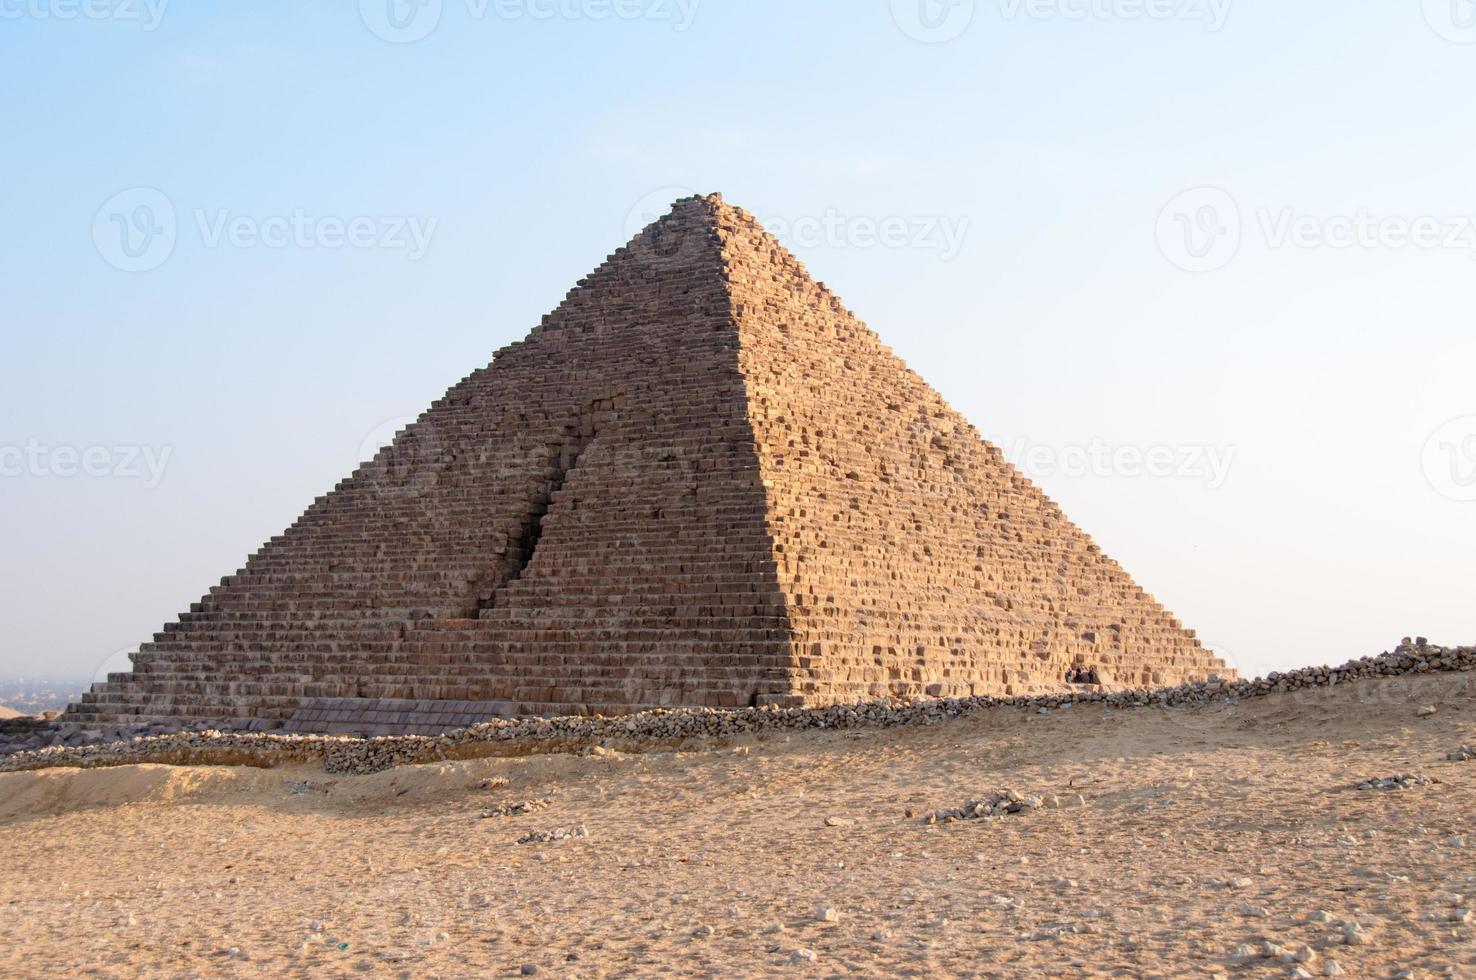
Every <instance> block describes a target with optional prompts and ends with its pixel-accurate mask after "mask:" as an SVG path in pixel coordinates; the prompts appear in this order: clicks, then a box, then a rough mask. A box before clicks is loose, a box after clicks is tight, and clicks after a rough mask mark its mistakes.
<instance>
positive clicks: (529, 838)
mask: <svg viewBox="0 0 1476 980" xmlns="http://www.w3.org/2000/svg"><path fill="white" fill-rule="evenodd" d="M588 836H589V828H587V827H585V826H584V824H580V825H579V826H577V827H555V828H554V829H553V830H537V831H534V832H533V833H531V834H524V835H523V836H522V837H519V838H518V843H519V844H552V843H554V842H556V841H561V840H576V839H578V838H581V837H588Z"/></svg>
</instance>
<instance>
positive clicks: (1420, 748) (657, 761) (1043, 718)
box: [0, 673, 1476, 978]
mask: <svg viewBox="0 0 1476 980" xmlns="http://www.w3.org/2000/svg"><path fill="white" fill-rule="evenodd" d="M1424 705H1435V706H1436V707H1437V709H1438V710H1437V712H1436V713H1435V714H1434V715H1431V716H1421V715H1420V714H1419V712H1418V709H1419V708H1421V707H1422V706H1424ZM1472 743H1476V674H1471V673H1464V674H1442V675H1430V676H1418V677H1405V678H1395V679H1385V680H1378V681H1363V682H1359V683H1357V684H1348V685H1341V686H1338V687H1335V688H1324V689H1318V690H1313V691H1307V692H1298V693H1295V694H1283V695H1275V696H1271V697H1267V698H1261V699H1255V700H1251V701H1245V702H1240V703H1237V704H1233V705H1229V704H1217V705H1212V706H1209V707H1201V708H1174V709H1165V708H1143V709H1136V710H1126V711H1124V710H1109V709H1106V708H1103V707H1101V706H1090V707H1088V706H1082V705H1077V706H1075V707H1073V708H1069V709H1066V710H1056V711H1051V712H1049V713H1048V714H1039V713H1036V714H1030V713H1026V712H1025V711H1023V710H1020V709H1014V708H1010V709H998V710H990V711H985V712H982V713H980V714H977V715H974V716H971V717H967V718H964V719H960V720H955V721H950V722H945V723H942V724H937V725H933V726H927V727H912V728H900V729H890V730H862V731H852V732H843V733H839V732H838V733H827V732H819V733H791V734H783V733H780V734H775V735H773V736H768V737H764V738H748V739H742V740H730V741H724V742H720V743H713V742H708V743H700V744H692V745H690V746H684V747H683V749H684V750H683V751H670V750H663V751H660V752H648V753H628V752H613V751H606V750H597V751H596V752H594V753H592V754H585V755H580V756H570V755H545V756H531V757H523V758H515V759H487V760H477V761H471V762H458V763H448V764H441V765H434V766H418V767H407V768H402V769H397V770H392V771H389V772H383V773H379V774H376V775H371V776H358V777H334V776H329V775H326V774H324V773H323V772H322V771H321V770H316V769H311V768H299V769H292V770H287V769H276V770H258V769H245V768H170V767H162V766H129V767H121V768H115V769H102V770H92V771H87V772H81V771H77V770H71V769H56V770H47V771H41V772H20V773H8V774H0V935H3V936H4V937H5V942H4V943H3V944H0V974H3V975H4V976H8V977H30V976H43V975H45V976H239V977H275V976H291V977H307V976H313V977H322V976H334V977H338V976H343V977H357V976H387V977H407V978H421V977H469V976H498V975H502V976H517V975H523V974H530V973H536V974H538V975H543V976H615V975H639V976H651V975H706V974H723V975H734V974H737V975H750V974H768V973H773V974H791V975H826V976H829V975H839V974H846V973H853V974H868V975H903V976H924V975H938V974H945V975H980V976H1027V975H1032V976H1033V975H1040V976H1073V977H1074V976H1083V975H1121V976H1171V975H1192V976H1211V975H1214V974H1224V975H1226V976H1229V977H1239V976H1256V977H1261V976H1274V977H1280V976H1290V975H1300V974H1302V973H1305V974H1311V975H1316V976H1322V975H1339V971H1342V972H1341V975H1346V976H1357V977H1392V976H1396V975H1398V974H1399V973H1400V971H1410V973H1409V974H1408V975H1412V976H1417V977H1423V976H1440V975H1453V976H1469V977H1476V918H1473V917H1472V916H1471V915H1470V914H1468V913H1467V911H1466V910H1467V909H1468V908H1471V907H1472V906H1473V905H1476V833H1473V827H1472V814H1473V807H1472V805H1473V803H1476V761H1468V762H1457V761H1448V760H1447V759H1446V756H1447V754H1449V753H1451V752H1453V751H1455V750H1457V749H1459V747H1460V746H1461V745H1462V744H1472ZM1402 773H1412V774H1423V775H1424V776H1426V777H1428V778H1429V779H1430V780H1432V781H1431V782H1430V783H1428V784H1424V785H1417V786H1414V787H1413V788H1409V789H1395V790H1359V789H1355V788H1352V786H1353V784H1355V783H1357V782H1359V781H1362V780H1364V779H1367V778H1370V777H1382V776H1389V775H1396V774H1402ZM503 780H505V781H506V782H505V784H504V783H503ZM1005 788H1013V789H1015V790H1018V791H1020V792H1022V793H1033V794H1040V795H1042V796H1045V797H1050V796H1055V797H1057V798H1058V799H1059V800H1060V801H1061V803H1062V806H1060V807H1059V808H1052V807H1046V808H1042V809H1039V810H1035V811H1031V812H1025V813H1022V814H1018V815H1013V816H1008V817H1003V818H997V819H990V820H970V821H964V822H958V823H952V824H938V825H928V824H927V823H926V822H925V821H924V820H923V819H921V818H922V817H924V816H925V815H926V814H927V813H930V812H932V811H935V810H940V809H945V808H949V807H956V806H959V805H960V804H962V803H963V802H964V801H965V800H968V799H974V798H977V797H979V796H982V795H984V794H986V793H988V792H990V791H993V790H996V789H1005ZM1078 795H1079V796H1080V798H1081V802H1079V803H1078V802H1077V800H1076V797H1077V796H1078ZM531 801H547V805H546V806H542V807H541V808H537V807H536V806H535V808H532V810H531V812H525V813H510V814H507V815H500V816H498V815H488V814H495V813H497V812H498V811H499V809H517V808H516V806H510V805H515V804H518V803H522V802H531ZM909 811H910V812H912V814H913V815H912V816H911V817H909V816H908V815H907V814H908V813H909ZM578 827H583V828H585V829H586V830H587V832H588V836H587V837H575V838H573V839H567V840H561V841H555V842H551V843H527V844H520V843H518V840H519V838H520V837H523V836H525V835H528V834H532V833H539V832H547V831H552V830H556V829H561V828H578ZM1468 845H1469V846H1468ZM1350 922H1356V923H1357V926H1351V925H1348V923H1350ZM1350 935H1351V936H1352V938H1351V941H1350V939H1349V937H1350ZM1267 941H1269V942H1271V943H1273V944H1275V947H1279V948H1280V949H1283V950H1285V951H1286V954H1287V955H1286V957H1285V958H1286V959H1289V960H1293V962H1282V961H1281V960H1279V959H1277V958H1276V957H1275V956H1274V955H1273V956H1272V957H1266V956H1264V955H1263V953H1264V951H1265V950H1266V948H1267V947H1265V945H1264V944H1265V943H1266V942H1267ZM1272 951H1273V953H1275V952H1276V949H1275V948H1273V949H1272ZM1298 955H1300V957H1301V958H1302V959H1301V962H1296V961H1295V957H1296V956H1298ZM1334 964H1336V965H1334Z"/></svg>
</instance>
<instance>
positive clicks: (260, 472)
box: [0, 0, 1476, 679]
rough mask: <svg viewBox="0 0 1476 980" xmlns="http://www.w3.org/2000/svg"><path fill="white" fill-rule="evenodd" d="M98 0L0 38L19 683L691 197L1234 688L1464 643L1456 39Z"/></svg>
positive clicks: (1475, 339)
mask: <svg viewBox="0 0 1476 980" xmlns="http://www.w3.org/2000/svg"><path fill="white" fill-rule="evenodd" d="M86 9H91V10H93V11H94V13H93V14H76V13H75V11H74V8H73V7H72V6H68V5H66V4H63V3H61V2H60V0H28V2H27V3H26V4H19V5H13V6H11V7H7V8H5V10H4V11H3V17H0V19H3V21H4V23H3V30H0V52H3V54H4V56H5V57H4V60H3V66H0V78H4V79H5V80H6V81H7V82H9V86H10V89H11V91H12V92H15V93H18V94H19V97H17V98H16V99H14V100H13V103H14V104H13V106H12V107H11V111H10V112H8V113H7V114H6V116H5V117H4V118H3V119H0V134H3V137H4V138H3V140H0V177H3V178H4V179H3V180H0V202H3V204H4V213H5V217H6V227H7V229H8V231H9V232H10V233H9V234H8V235H6V236H4V237H3V239H0V269H3V273H0V276H3V280H0V281H3V285H4V290H5V298H6V307H7V314H8V315H7V317H6V323H7V328H6V330H5V331H4V334H3V341H0V344H3V347H0V382H3V384H0V531H3V535H4V539H5V541H6V543H7V548H6V551H5V556H4V558H3V559H0V587H3V591H4V603H5V606H4V609H5V612H6V614H7V617H8V620H9V623H10V629H9V630H8V631H7V635H6V638H5V640H4V641H3V643H0V677H12V678H14V677H33V678H38V679H69V678H72V677H79V676H86V677H90V676H94V675H95V674H97V673H100V672H104V671H105V670H107V669H115V670H116V669H123V667H122V662H123V659H122V653H123V651H126V650H131V649H135V648H136V647H137V645H138V644H139V643H140V642H144V641H147V640H148V639H149V638H150V637H151V636H152V634H153V633H154V632H156V631H157V630H159V629H160V627H161V625H162V624H163V623H164V622H166V621H169V620H172V619H173V618H174V617H175V616H176V615H177V614H178V613H179V612H180V611H182V610H184V609H187V608H188V606H189V604H190V603H192V602H195V601H197V600H198V599H199V597H200V596H201V595H202V594H203V593H204V592H205V591H206V590H207V589H208V588H209V587H210V586H211V585H212V584H214V583H216V582H217V581H218V580H219V578H220V577H221V576H222V575H225V574H229V573H231V572H233V571H234V570H235V569H236V568H238V567H240V565H241V564H243V562H244V561H245V558H246V557H247V555H248V554H249V553H251V552H252V551H254V550H255V549H256V548H257V547H259V546H260V544H261V543H262V542H263V541H265V540H266V539H267V538H269V537H271V536H272V535H275V534H278V533H280V531H281V530H282V529H283V528H284V527H286V526H287V525H288V524H290V523H291V522H292V521H293V520H294V519H295V518H296V517H297V515H298V514H300V513H301V512H302V511H303V509H304V508H305V507H306V506H307V505H308V504H309V503H310V502H311V501H312V500H313V498H314V497H316V496H318V495H320V494H322V493H325V492H327V491H328V490H329V489H331V488H332V486H333V485H334V484H335V483H336V482H337V481H338V480H340V479H342V478H343V477H344V476H346V475H347V474H348V473H349V472H350V471H351V470H352V469H353V468H354V466H355V464H356V463H358V462H360V461H362V460H363V459H365V458H367V457H368V456H370V455H372V454H373V451H374V449H376V448H377V447H378V446H379V445H382V444H383V443H385V442H387V441H388V439H389V437H390V436H391V435H392V434H393V432H394V431H395V429H397V428H399V427H401V426H403V425H404V424H405V423H406V422H407V421H409V420H410V419H411V418H413V417H414V416H415V415H417V414H418V413H419V412H420V411H421V410H422V409H424V408H425V407H426V406H427V405H429V404H430V402H431V401H432V400H434V399H435V398H436V397H438V396H439V395H440V394H441V393H442V392H443V391H444V390H445V389H446V388H447V387H448V386H450V385H451V384H453V383H454V382H456V381H457V380H458V379H460V378H461V377H463V376H464V375H466V374H467V373H468V372H470V371H472V370H473V369H475V368H478V367H480V366H482V365H484V364H485V363H486V362H487V361H488V360H489V359H490V356H491V353H492V351H493V350H495V349H497V348H500V347H502V346H504V345H506V344H508V343H510V342H513V341H516V340H518V339H521V338H522V337H523V336H524V335H525V334H526V333H527V332H528V330H530V329H531V328H532V327H533V326H535V325H536V324H537V323H538V320H539V318H540V316H541V315H542V314H543V313H546V312H548V311H549V310H551V309H552V308H553V307H554V306H556V305H557V303H558V302H559V300H560V299H561V298H562V297H563V295H564V293H565V291H566V290H568V289H569V288H571V287H572V286H573V285H574V283H575V282H576V281H577V280H578V279H579V278H580V277H582V276H583V275H585V274H586V273H587V272H588V271H590V270H591V269H592V268H594V267H595V266H596V265H597V264H598V263H599V262H600V261H602V260H603V258H604V256H605V255H606V254H608V253H609V252H611V251H613V250H614V249H615V248H617V247H618V246H619V245H621V244H623V243H624V241H625V240H626V239H627V238H628V237H629V236H630V235H631V234H633V233H634V231H635V230H637V229H638V228H639V227H640V226H641V225H642V224H644V223H645V222H646V221H648V220H650V219H652V218H654V217H655V216H656V215H657V214H658V213H660V212H662V211H664V210H665V209H666V207H667V206H669V204H670V202H671V200H672V199H673V198H675V197H677V196H681V195H684V194H688V193H696V192H704V193H705V192H709V191H720V192H722V193H723V195H724V197H725V198H726V199H727V200H728V201H730V202H732V203H734V204H737V205H739V206H741V207H744V208H746V209H747V210H749V211H751V212H753V213H754V214H755V215H756V216H757V217H758V218H759V220H760V221H762V222H764V223H765V224H766V226H768V227H769V229H770V230H771V231H773V232H774V233H775V234H776V235H777V236H778V237H779V238H780V239H781V240H782V241H783V242H784V243H785V244H786V245H787V246H788V247H790V248H791V249H792V250H793V251H794V252H795V253H796V255H798V256H799V258H800V259H802V260H803V261H804V262H805V263H806V265H807V267H808V268H809V270H810V272H811V274H812V275H813V276H814V277H815V278H816V279H820V280H823V281H825V282H826V283H827V284H828V285H829V286H831V287H832V288H833V289H834V290H835V291H836V292H837V293H838V294H839V295H840V296H841V297H842V298H843V299H844V301H845V303H846V305H847V306H848V307H849V308H850V309H852V310H853V311H855V312H856V314H857V315H858V316H860V317H861V318H862V319H863V320H865V321H866V322H867V323H868V325H869V326H871V327H872V328H873V329H874V330H876V331H877V333H878V334H879V335H880V336H881V338H882V339H883V340H884V341H885V342H886V343H887V344H889V345H891V346H892V347H893V348H894V349H895V350H896V352H897V353H898V354H899V355H900V356H902V357H903V358H905V359H906V360H907V362H908V363H909V365H910V366H911V367H912V368H913V369H915V370H916V371H917V372H918V373H919V374H920V375H921V376H922V377H923V378H924V379H925V380H927V381H928V382H929V383H930V384H931V385H933V386H934V387H935V388H936V389H937V390H938V391H939V392H941V393H942V395H943V396H944V397H945V398H947V399H948V401H949V402H950V403H951V404H952V405H953V406H954V407H955V408H957V409H958V410H959V411H960V412H962V413H963V414H964V415H965V416H967V417H968V418H969V420H970V421H971V422H973V423H974V425H975V426H976V427H977V428H978V429H979V431H980V433H981V434H982V435H983V436H984V437H985V438H986V439H988V440H989V441H991V442H993V443H994V444H995V445H997V446H999V447H1000V448H1001V449H1002V450H1003V451H1004V453H1005V455H1006V456H1007V457H1008V458H1009V459H1010V460H1011V461H1012V462H1013V463H1014V464H1015V465H1016V466H1018V467H1019V468H1020V469H1021V470H1022V472H1024V473H1025V474H1026V475H1027V476H1029V477H1030V478H1031V479H1032V480H1034V482H1035V483H1037V485H1039V486H1040V487H1042V489H1043V490H1044V491H1045V492H1046V493H1047V494H1049V495H1050V496H1051V497H1052V498H1053V499H1054V500H1056V501H1057V502H1058V503H1059V504H1060V505H1061V507H1062V509H1063V510H1064V511H1065V513H1066V514H1067V516H1068V517H1070V518H1071V519H1072V521H1073V522H1074V523H1076V524H1077V525H1078V526H1080V527H1082V528H1083V529H1084V530H1086V531H1087V532H1088V533H1089V534H1091V535H1092V536H1093V537H1094V538H1095V539H1096V541H1097V542H1098V543H1099V544H1101V545H1102V547H1103V549H1104V550H1105V551H1106V552H1107V553H1108V554H1109V555H1111V556H1112V557H1114V558H1115V559H1117V560H1118V561H1119V562H1120V563H1121V564H1122V565H1123V566H1124V567H1125V568H1126V569H1127V571H1128V572H1129V573H1130V574H1132V575H1133V577H1134V578H1135V579H1136V580H1137V581H1138V583H1139V584H1140V585H1142V586H1143V588H1144V589H1146V590H1147V591H1148V592H1150V593H1152V594H1153V595H1154V596H1156V597H1157V598H1158V599H1159V600H1160V601H1161V602H1162V603H1163V604H1164V605H1165V606H1167V607H1168V608H1169V609H1170V610H1172V611H1173V612H1174V613H1175V615H1176V616H1178V618H1180V619H1181V620H1182V621H1183V622H1184V623H1185V624H1186V625H1187V626H1189V627H1190V628H1192V629H1195V630H1196V631H1197V632H1198V634H1199V635H1200V637H1201V638H1202V639H1203V640H1204V641H1205V642H1206V644H1207V645H1208V646H1211V647H1212V648H1214V649H1216V650H1217V651H1219V652H1220V653H1221V654H1222V655H1224V656H1226V657H1227V659H1229V660H1230V662H1231V663H1232V665H1233V666H1235V667H1237V668H1238V669H1240V670H1241V671H1243V672H1245V673H1247V674H1256V673H1265V672H1266V671H1268V670H1272V669H1282V668H1287V667H1293V666H1299V665H1303V664H1309V663H1339V662H1342V661H1344V660H1347V659H1350V658H1354V657H1359V656H1363V655H1368V654H1375V653H1378V652H1380V651H1381V650H1384V649H1387V648H1389V647H1391V646H1392V645H1393V644H1394V643H1395V642H1396V641H1397V640H1398V639H1399V638H1400V637H1401V636H1404V635H1416V634H1419V635H1425V636H1428V637H1429V638H1430V639H1431V640H1432V641H1434V642H1437V643H1444V644H1463V643H1464V644H1469V643H1473V642H1476V611H1473V609H1472V603H1471V601H1470V598H1469V592H1470V585H1469V581H1470V574H1469V572H1468V571H1467V570H1466V568H1465V564H1466V562H1465V561H1464V560H1463V559H1465V557H1466V556H1468V555H1469V554H1471V553H1472V551H1473V547H1476V391H1473V389H1472V385H1471V382H1470V365H1471V364H1472V363H1476V331H1473V330H1472V328H1471V319H1472V314H1473V312H1476V275H1473V271H1476V264H1473V258H1476V189H1473V188H1472V186H1471V184H1470V180H1469V174H1470V172H1471V164H1472V163H1473V162H1476V134H1473V132H1472V131H1471V129H1470V126H1469V124H1468V123H1467V119H1468V115H1469V110H1468V107H1467V105H1466V103H1467V100H1466V98H1465V94H1466V93H1467V92H1469V91H1470V83H1471V81H1473V79H1476V60H1473V55H1476V20H1471V21H1469V22H1468V21H1467V20H1466V19H1465V18H1463V17H1462V16H1460V13H1461V11H1460V9H1459V6H1458V5H1451V4H1450V3H1447V2H1446V0H1440V2H1435V0H1426V2H1425V3H1423V4H1420V3H1411V4H1407V5H1401V6H1399V7H1395V6H1392V5H1380V4H1374V3H1355V4H1348V3H1346V2H1343V3H1338V4H1334V3H1332V2H1331V0H1316V2H1311V3H1308V4H1304V5H1298V6H1297V7H1296V8H1295V9H1287V8H1286V7H1285V6H1278V5H1277V4H1274V3H1272V2H1270V0H1259V2H1252V0H1162V2H1158V0H1149V2H1134V0H995V2H988V3H985V2H978V3H974V2H969V0H955V2H953V3H951V4H948V3H942V4H940V3H936V2H934V0H891V2H887V0H878V2H868V3H860V4H856V5H854V6H846V7H844V8H842V7H841V5H814V6H813V7H806V8H804V9H792V7H791V6H790V5H785V4H780V3H776V2H772V0H756V2H753V3H749V4H745V5H743V6H742V7H741V8H740V7H738V6H736V5H731V4H730V5H719V4H717V3H715V2H696V0H686V2H679V0H559V2H557V3H555V2H552V0H546V2H545V0H510V2H508V3H484V2H479V0H467V2H464V3H457V2H452V0H447V2H444V3H443V2H441V0H428V2H425V3H422V4H420V5H413V4H409V3H403V2H402V0H362V2H361V3H359V4H342V5H334V6H332V7H331V8H330V7H326V6H325V7H318V6H311V7H301V6H298V5H295V4H291V3H287V2H285V0H266V2H261V3H257V4H253V5H250V6H249V7H242V8H240V9H230V8H227V9H222V8H219V7H214V6H212V7H208V8H202V7H187V6H185V5H183V4H180V5H172V4H167V3H165V2H163V0H154V2H151V3H145V2H143V0H138V2H137V3H132V4H121V5H120V4H118V3H113V4H111V5H102V6H98V7H94V8H86ZM104 10H105V11H111V14H110V15H109V16H102V15H101V14H100V13H98V11H104ZM66 11H74V15H73V16H66V15H65V13H66ZM127 12H132V13H133V14H135V15H136V16H135V17H126V16H124V15H125V13H127ZM776 24H778V25H782V28H783V29H779V30H776V29H775V25H776ZM612 78H618V79H619V80H620V84H618V85H612V84H610V79H612Z"/></svg>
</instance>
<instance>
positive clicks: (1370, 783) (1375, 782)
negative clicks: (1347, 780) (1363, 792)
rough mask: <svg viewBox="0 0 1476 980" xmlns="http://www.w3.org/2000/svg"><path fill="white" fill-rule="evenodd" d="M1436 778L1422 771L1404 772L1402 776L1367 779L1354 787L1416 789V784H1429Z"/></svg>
mask: <svg viewBox="0 0 1476 980" xmlns="http://www.w3.org/2000/svg"><path fill="white" fill-rule="evenodd" d="M1433 782H1434V780H1433V779H1431V778H1430V777H1429V776H1425V775H1423V774H1421V773H1409V772H1407V773H1404V774H1403V775H1400V776H1384V777H1383V778H1381V779H1365V780H1364V781H1363V782H1361V783H1359V784H1357V785H1356V786H1354V787H1353V788H1354V789H1414V788H1415V787H1416V786H1428V785H1430V784H1431V783H1433Z"/></svg>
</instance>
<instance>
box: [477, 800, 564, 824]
mask: <svg viewBox="0 0 1476 980" xmlns="http://www.w3.org/2000/svg"><path fill="white" fill-rule="evenodd" d="M552 802H553V800H550V799H548V798H547V797H544V798H543V799H541V800H520V801H518V802H517V803H501V804H498V805H497V806H494V807H492V808H491V809H490V810H483V811H482V819H483V820H490V819H492V818H494V817H516V816H520V815H522V814H524V813H537V812H538V811H539V810H543V809H547V807H548V805H549V804H550V803H552Z"/></svg>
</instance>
